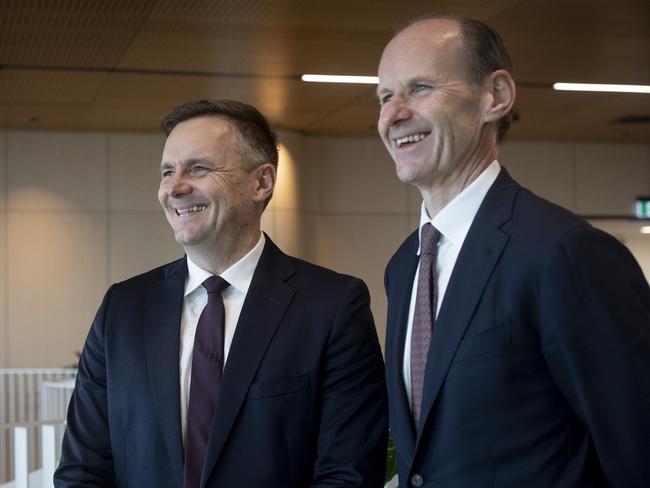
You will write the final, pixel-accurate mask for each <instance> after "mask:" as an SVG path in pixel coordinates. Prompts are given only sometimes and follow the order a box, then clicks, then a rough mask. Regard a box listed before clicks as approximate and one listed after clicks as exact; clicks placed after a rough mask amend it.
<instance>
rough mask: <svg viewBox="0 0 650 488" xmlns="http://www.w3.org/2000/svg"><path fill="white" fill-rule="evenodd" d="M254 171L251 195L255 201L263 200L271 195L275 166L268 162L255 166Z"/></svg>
mask: <svg viewBox="0 0 650 488" xmlns="http://www.w3.org/2000/svg"><path fill="white" fill-rule="evenodd" d="M254 172H255V193H254V195H253V200H254V201H256V202H264V201H266V200H267V199H268V198H269V197H270V196H271V195H273V190H274V188H275V181H276V178H277V173H276V170H275V166H273V165H272V164H270V163H266V164H262V165H260V166H258V167H257V168H255V169H254Z"/></svg>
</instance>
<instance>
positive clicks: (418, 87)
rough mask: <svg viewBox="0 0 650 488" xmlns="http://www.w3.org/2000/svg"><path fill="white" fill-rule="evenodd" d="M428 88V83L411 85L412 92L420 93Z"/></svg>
mask: <svg viewBox="0 0 650 488" xmlns="http://www.w3.org/2000/svg"><path fill="white" fill-rule="evenodd" d="M429 88H431V87H430V86H429V85H415V86H414V87H413V93H422V92H423V91H426V90H428V89H429Z"/></svg>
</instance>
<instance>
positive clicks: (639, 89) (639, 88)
mask: <svg viewBox="0 0 650 488" xmlns="http://www.w3.org/2000/svg"><path fill="white" fill-rule="evenodd" d="M553 89H555V90H568V91H591V92H616V93H650V85H606V84H600V83H554V84H553Z"/></svg>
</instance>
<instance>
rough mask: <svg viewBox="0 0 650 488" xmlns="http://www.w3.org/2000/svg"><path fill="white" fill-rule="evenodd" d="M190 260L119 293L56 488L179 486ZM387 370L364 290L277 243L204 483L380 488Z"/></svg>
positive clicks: (98, 331) (246, 325) (255, 294)
mask: <svg viewBox="0 0 650 488" xmlns="http://www.w3.org/2000/svg"><path fill="white" fill-rule="evenodd" d="M186 275H187V264H186V261H185V259H181V260H179V261H176V262H174V263H171V264H168V265H166V266H163V267H160V268H158V269H155V270H153V271H150V272H148V273H145V274H143V275H140V276H137V277H135V278H132V279H129V280H127V281H125V282H122V283H118V284H116V285H113V286H112V287H111V288H110V290H109V291H108V293H107V294H106V296H105V298H104V301H103V303H102V305H101V307H100V309H99V312H98V313H97V316H96V318H95V320H94V322H93V325H92V327H91V330H90V333H89V335H88V338H87V340H86V344H85V347H84V350H83V354H82V356H81V359H80V362H79V372H78V376H77V383H76V387H75V391H74V394H73V396H72V400H71V403H70V407H69V411H68V425H67V431H66V434H65V439H64V443H63V451H62V457H61V462H60V465H59V468H58V470H57V472H56V474H55V485H56V486H57V487H72V486H93V487H96V486H115V485H117V486H131V487H137V488H145V487H146V488H149V487H151V488H153V487H155V488H162V487H180V486H181V485H182V479H183V446H182V437H181V423H180V400H179V398H180V397H179V395H180V393H179V390H180V387H179V344H180V333H179V330H180V325H179V324H180V320H181V308H182V304H183V289H184V284H185V278H186ZM386 411H387V407H386V389H385V383H384V370H383V362H382V357H381V351H380V348H379V344H378V340H377V335H376V332H375V328H374V324H373V320H372V316H371V314H370V309H369V296H368V290H367V288H366V286H365V285H364V284H363V282H362V281H360V280H358V279H355V278H352V277H350V276H345V275H340V274H337V273H334V272H332V271H329V270H326V269H324V268H320V267H317V266H314V265H311V264H308V263H305V262H303V261H300V260H298V259H295V258H291V257H289V256H287V255H285V254H283V253H282V252H281V251H280V250H279V249H278V248H277V247H276V246H275V245H274V244H273V243H272V242H271V240H270V239H268V237H267V242H266V246H265V248H264V251H263V253H262V256H261V258H260V261H259V264H258V266H257V268H256V270H255V274H254V276H253V280H252V282H251V286H250V289H249V291H248V294H247V296H246V300H245V303H244V306H243V309H242V312H241V316H240V318H239V322H238V325H237V330H236V332H235V336H234V338H233V342H232V345H231V349H230V353H229V355H228V360H227V363H226V365H225V368H224V374H223V379H222V384H221V388H220V393H219V396H218V399H217V404H216V407H215V415H214V421H213V426H212V432H211V434H210V438H209V440H208V450H207V453H206V461H205V466H204V470H203V477H202V483H201V486H205V487H220V488H223V487H225V488H230V487H273V488H279V487H307V486H314V487H315V486H319V487H321V486H322V487H324V486H358V487H362V486H363V487H379V486H382V484H383V483H382V482H383V477H384V471H385V460H386V435H387V412H386Z"/></svg>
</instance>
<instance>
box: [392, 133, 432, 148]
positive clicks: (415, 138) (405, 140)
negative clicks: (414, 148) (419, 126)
mask: <svg viewBox="0 0 650 488" xmlns="http://www.w3.org/2000/svg"><path fill="white" fill-rule="evenodd" d="M429 134H431V132H419V133H417V134H411V135H408V136H402V137H398V138H396V139H394V140H395V145H396V146H397V147H402V146H404V145H406V144H415V143H416V142H420V141H421V140H422V139H424V138H426V137H427V136H428V135H429Z"/></svg>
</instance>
